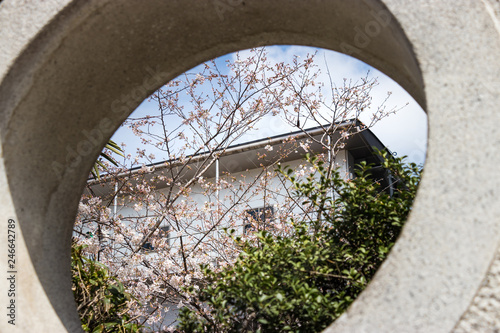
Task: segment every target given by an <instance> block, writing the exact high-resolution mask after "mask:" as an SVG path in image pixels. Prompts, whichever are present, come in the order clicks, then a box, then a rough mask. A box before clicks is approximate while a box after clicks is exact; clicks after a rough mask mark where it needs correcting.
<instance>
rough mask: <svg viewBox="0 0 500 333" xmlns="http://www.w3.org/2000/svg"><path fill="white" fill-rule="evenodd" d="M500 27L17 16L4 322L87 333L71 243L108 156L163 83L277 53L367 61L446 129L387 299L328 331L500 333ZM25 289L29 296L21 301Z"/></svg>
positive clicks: (12, 32) (1, 105)
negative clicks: (273, 48)
mask: <svg viewBox="0 0 500 333" xmlns="http://www.w3.org/2000/svg"><path fill="white" fill-rule="evenodd" d="M498 13H499V4H498V1H494V0H484V1H468V0H457V1H440V0H427V1H418V2H417V1H413V2H410V1H401V0H385V1H376V0H364V1H362V0H356V1H342V0H324V1H306V0H294V1H288V0H275V1H264V0H231V1H229V0H214V1H195V0H182V1H181V0H177V1H176V0H172V1H160V0H156V1H155V0H148V1H141V2H139V1H105V0H99V1H98V0H90V1H76V0H73V1H71V0H47V1H43V2H41V1H35V0H32V1H22V2H21V1H15V0H5V1H3V2H2V3H1V4H0V45H2V52H1V53H0V140H1V145H0V147H1V148H0V149H1V154H0V158H1V162H0V218H1V219H2V220H3V223H2V226H3V227H2V228H0V244H2V248H3V249H4V250H3V251H5V252H4V253H5V255H4V256H3V257H4V259H2V260H1V261H0V268H1V272H2V273H1V274H3V275H2V276H3V277H2V278H0V290H1V291H2V292H1V294H0V306H1V307H2V308H3V309H6V308H7V307H8V306H10V304H11V303H13V304H15V310H14V311H13V313H14V318H15V326H14V325H12V324H11V323H9V322H8V320H11V319H10V318H11V317H8V316H6V315H5V314H2V318H3V319H2V320H1V321H0V331H2V332H4V331H6V332H16V331H19V332H24V331H38V332H61V331H69V332H77V331H80V330H81V328H80V324H79V321H78V316H77V313H76V306H75V304H74V301H73V296H72V293H71V290H70V251H69V250H70V238H71V229H72V223H73V219H74V216H75V213H76V208H77V203H78V200H79V197H80V194H81V193H82V190H83V186H84V184H85V180H86V176H87V174H88V172H89V170H90V168H91V166H92V164H93V162H94V160H95V158H96V157H97V155H98V153H99V151H100V150H101V148H102V147H103V146H104V144H105V143H106V141H107V140H108V138H109V137H110V136H111V135H112V133H113V132H114V130H115V129H116V128H117V127H118V126H119V125H120V123H121V122H122V121H123V120H124V119H125V118H126V117H127V116H128V115H129V114H130V112H131V111H132V110H133V109H134V108H135V107H136V106H137V105H138V104H139V103H140V102H141V101H142V100H143V99H144V98H145V97H147V96H148V94H149V93H151V92H153V91H154V90H155V89H156V88H158V87H159V86H160V85H161V84H162V83H164V82H166V81H168V80H169V79H172V78H174V77H175V76H177V75H178V74H180V73H182V72H183V71H185V70H187V69H189V68H191V67H193V66H195V65H197V64H199V63H200V62H202V61H205V60H208V59H211V58H214V57H217V56H220V55H222V54H225V53H228V52H232V51H236V50H239V49H245V48H249V47H252V46H259V45H270V44H300V45H312V46H317V47H323V48H328V49H332V50H336V51H341V52H344V53H348V54H350V55H352V56H354V57H357V58H359V59H360V60H362V61H365V62H366V63H368V64H370V65H372V66H374V67H377V68H378V69H380V70H382V71H383V72H385V73H386V74H387V75H389V76H391V77H392V78H393V79H394V80H396V81H397V82H398V83H400V84H401V85H402V86H403V87H404V88H405V89H406V90H407V91H408V92H409V93H410V94H411V95H412V96H413V97H414V98H415V99H416V100H417V101H418V102H419V103H420V104H421V105H422V107H423V108H424V109H425V110H426V111H427V113H428V117H429V146H428V153H427V162H426V166H425V174H424V178H423V181H422V185H421V188H420V190H419V193H418V197H417V200H416V202H415V205H414V209H413V212H412V214H411V216H410V219H409V221H408V223H407V225H406V227H405V229H404V230H403V233H402V235H401V237H400V239H399V240H398V242H397V244H396V246H395V248H394V250H393V251H392V253H391V255H390V256H389V258H388V260H387V261H386V262H385V263H384V265H383V266H382V267H381V269H380V270H379V272H378V273H377V275H376V277H375V279H374V280H373V282H372V283H371V284H370V286H369V287H368V288H367V290H366V291H365V292H363V294H362V295H361V296H360V298H359V299H358V300H357V301H356V302H355V303H354V304H353V306H352V307H351V308H350V309H349V311H348V312H347V313H346V314H345V315H343V316H342V317H341V318H340V319H339V320H338V321H337V322H335V323H334V324H333V325H332V326H331V327H330V328H329V329H327V332H450V331H453V330H455V331H457V332H464V331H475V330H481V331H485V332H487V331H495V329H500V323H499V321H500V318H499V317H498V313H500V304H499V301H498V296H495V295H498V294H499V292H500V286H499V284H500V281H499V280H500V279H499V276H500V273H499V269H498V266H499V264H498V263H499V262H500V259H499V257H500V256H497V259H494V258H495V253H496V249H497V247H498V245H499V241H500V233H499V231H500V230H499V229H500V224H499V223H498V216H500V205H498V197H499V196H500V177H499V170H500V169H499V168H498V166H497V165H498V164H499V163H500V154H498V150H499V142H500V130H499V129H498V126H497V124H499V123H500V119H499V118H500V113H499V112H497V109H498V105H499V104H500V94H499V91H500V81H499V77H500V59H499V58H498V54H500V24H499V19H498ZM9 226H10V227H9ZM9 230H14V232H15V237H16V238H15V260H16V261H15V263H14V264H13V263H11V262H10V263H9V262H8V261H7V249H8V248H7V246H8V244H9V243H8V242H7V240H8V233H9ZM11 233H12V232H11ZM9 265H14V266H13V267H11V266H9ZM10 271H14V272H15V273H8V272H10ZM12 276H13V277H14V278H13V279H10V280H8V279H7V278H10V277H12ZM11 281H14V289H15V296H9V293H8V292H5V291H7V290H10V289H12V283H11ZM12 301H13V302H12ZM4 311H7V314H9V312H11V310H10V309H7V310H4ZM484 318H486V319H484ZM483 319H484V320H483Z"/></svg>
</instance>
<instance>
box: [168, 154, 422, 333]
mask: <svg viewBox="0 0 500 333" xmlns="http://www.w3.org/2000/svg"><path fill="white" fill-rule="evenodd" d="M380 155H381V156H382V157H383V163H382V167H383V168H384V169H386V171H387V172H390V174H391V177H392V179H394V180H395V181H394V183H393V184H392V188H393V191H392V192H391V193H392V195H390V193H389V191H387V189H384V188H382V185H381V184H380V183H379V182H378V181H377V180H376V179H374V178H373V176H372V175H371V172H370V171H371V169H372V166H371V165H367V164H366V163H362V164H360V165H359V167H358V169H357V177H356V178H354V179H352V180H347V181H346V180H344V179H342V177H341V176H340V175H339V173H338V172H336V171H334V172H328V170H327V168H326V167H325V166H324V164H323V163H322V162H321V161H319V160H318V159H316V158H308V161H309V162H310V163H311V164H312V165H314V167H315V168H316V170H317V172H318V175H317V176H316V177H314V176H310V177H308V178H307V179H306V180H297V179H296V178H295V177H294V174H293V171H292V170H290V169H287V168H285V169H283V170H281V169H280V170H278V171H279V172H280V173H281V174H282V175H284V176H285V177H286V178H288V179H289V180H290V181H291V182H292V183H293V185H294V187H295V190H296V195H297V196H298V197H300V198H302V200H303V201H304V203H305V204H306V205H311V206H312V210H313V211H315V212H316V214H315V216H316V219H315V220H310V221H300V222H295V221H290V223H292V224H293V226H294V233H293V234H292V235H291V236H289V237H279V236H273V235H271V234H269V233H267V232H265V231H263V232H260V233H259V235H258V240H259V242H258V245H255V244H250V243H248V242H246V243H244V244H243V251H242V252H241V254H240V256H239V258H238V259H237V261H236V263H235V264H234V266H232V267H228V268H226V269H223V270H222V271H220V272H214V271H212V270H211V269H210V268H209V267H207V266H205V267H204V274H205V277H206V278H207V281H208V283H207V284H206V285H204V286H202V287H201V288H199V289H195V288H190V289H189V290H188V291H189V292H191V293H192V294H193V296H194V299H196V298H197V299H199V301H200V302H201V303H202V304H203V306H201V307H200V306H198V307H197V308H198V309H196V308H191V307H184V308H183V309H182V311H181V314H180V317H179V325H178V329H179V330H180V331H183V332H320V331H322V330H323V329H325V328H326V327H327V326H328V325H330V324H331V322H332V321H334V320H335V319H336V318H338V317H339V316H340V315H341V314H342V313H343V312H344V311H345V310H346V309H347V307H348V306H349V305H350V304H351V303H352V302H353V300H354V299H355V298H356V297H357V296H358V295H359V294H360V293H361V291H362V290H363V289H364V288H365V287H366V286H367V284H368V283H369V281H370V279H371V278H372V277H373V275H374V274H375V272H376V270H377V269H378V267H379V266H380V264H381V263H382V261H383V260H384V259H385V258H386V257H387V255H388V253H389V251H390V249H391V247H392V246H393V244H394V242H395V241H396V238H397V236H398V235H399V232H400V230H401V228H402V226H403V223H404V221H405V220H406V217H407V215H408V213H409V212H410V210H411V205H412V202H413V199H414V197H415V194H416V190H417V186H418V183H419V180H420V175H421V168H420V167H417V166H416V165H415V164H404V163H403V160H402V159H401V158H392V156H388V154H387V153H380ZM318 176H319V177H318ZM333 191H334V192H333ZM331 193H335V197H334V198H332V195H331ZM236 240H237V241H238V240H239V239H238V238H236Z"/></svg>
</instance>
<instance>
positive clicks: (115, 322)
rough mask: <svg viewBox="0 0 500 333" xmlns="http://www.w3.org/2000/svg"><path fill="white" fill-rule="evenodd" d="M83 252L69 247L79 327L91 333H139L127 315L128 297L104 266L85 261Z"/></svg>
mask: <svg viewBox="0 0 500 333" xmlns="http://www.w3.org/2000/svg"><path fill="white" fill-rule="evenodd" d="M83 249H84V246H81V245H80V246H76V245H73V246H72V248H71V267H72V281H73V287H72V289H73V295H74V297H75V301H76V303H77V306H78V314H79V315H80V320H81V321H82V328H83V329H84V330H85V331H86V332H93V333H100V332H139V328H140V327H139V325H137V324H136V323H134V322H133V321H131V320H130V316H129V315H128V313H127V311H128V310H129V309H128V302H129V300H130V298H131V296H130V294H129V293H127V292H126V291H125V288H124V286H123V284H122V283H121V282H120V281H118V280H117V279H116V278H114V277H112V276H110V274H109V271H108V269H107V268H106V267H105V266H104V265H102V264H100V263H98V262H95V261H93V260H90V259H88V258H85V257H84V256H83V254H82V250H83Z"/></svg>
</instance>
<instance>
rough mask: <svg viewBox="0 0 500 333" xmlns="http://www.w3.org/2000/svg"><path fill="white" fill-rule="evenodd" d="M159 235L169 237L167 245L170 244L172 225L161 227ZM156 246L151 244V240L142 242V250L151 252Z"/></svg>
mask: <svg viewBox="0 0 500 333" xmlns="http://www.w3.org/2000/svg"><path fill="white" fill-rule="evenodd" d="M159 231H160V232H159V236H158V237H160V238H166V239H167V245H168V246H170V226H164V227H160V228H159ZM154 249H155V248H154V246H153V244H151V242H146V243H144V244H142V250H143V251H145V252H151V251H154Z"/></svg>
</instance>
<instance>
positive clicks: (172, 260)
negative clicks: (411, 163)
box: [74, 48, 397, 331]
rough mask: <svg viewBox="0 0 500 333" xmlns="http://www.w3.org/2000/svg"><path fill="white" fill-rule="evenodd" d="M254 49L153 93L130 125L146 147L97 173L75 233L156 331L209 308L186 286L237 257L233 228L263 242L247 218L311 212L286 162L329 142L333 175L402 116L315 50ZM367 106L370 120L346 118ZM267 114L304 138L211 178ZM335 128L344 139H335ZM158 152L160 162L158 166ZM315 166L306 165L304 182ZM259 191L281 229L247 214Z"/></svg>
mask: <svg viewBox="0 0 500 333" xmlns="http://www.w3.org/2000/svg"><path fill="white" fill-rule="evenodd" d="M247 53H248V54H249V55H248V56H242V55H241V54H238V53H236V54H235V55H234V57H233V60H231V61H227V62H226V63H225V64H221V63H220V62H218V61H216V60H213V61H210V62H207V63H205V64H204V65H203V66H201V67H198V68H200V70H199V71H197V72H195V73H191V72H187V73H185V74H183V75H181V76H180V77H178V78H177V79H175V80H173V81H171V82H169V83H167V84H166V85H164V86H163V87H161V88H160V89H158V90H157V91H156V92H155V93H154V94H153V95H151V97H150V98H149V99H150V102H153V103H155V104H156V105H157V113H155V114H150V115H147V116H144V117H135V118H134V117H130V118H129V119H127V120H126V121H125V123H124V124H123V126H128V127H129V128H130V129H131V130H132V131H133V132H134V134H136V135H137V136H138V137H139V138H141V140H142V143H143V145H144V148H143V149H139V150H138V151H137V152H136V154H134V156H132V154H128V155H127V156H125V157H124V159H123V160H122V161H120V164H119V165H118V166H115V165H111V164H108V165H107V174H105V175H101V177H100V179H99V180H98V179H91V180H89V183H88V186H87V189H86V191H85V193H84V195H83V196H82V200H81V202H80V207H79V211H78V215H77V219H76V222H75V227H74V237H75V240H76V241H77V243H78V244H81V245H83V244H85V245H87V247H86V248H85V249H86V251H87V254H88V255H89V256H91V257H92V258H94V259H96V260H98V261H100V262H101V263H103V264H104V265H106V266H107V267H109V269H110V271H111V272H112V273H113V274H114V275H115V276H116V277H117V278H118V279H119V280H120V281H122V282H123V284H124V285H125V286H126V288H127V291H128V292H129V293H131V294H132V295H133V298H132V299H133V300H134V301H133V304H130V308H131V309H132V310H131V311H132V312H131V316H132V317H133V318H135V320H137V321H138V322H139V323H140V324H145V325H146V326H148V327H150V328H151V329H152V330H156V331H159V330H162V329H163V330H166V329H167V326H168V325H170V324H171V322H165V320H164V318H165V314H166V313H168V311H170V310H172V309H176V308H179V307H181V306H182V305H184V304H189V305H190V306H191V307H192V308H197V309H199V310H202V308H203V304H201V303H200V302H199V301H198V300H197V299H193V298H192V295H193V294H192V293H186V292H184V291H183V287H187V286H194V287H195V288H197V286H198V285H200V284H201V283H202V282H203V281H202V278H203V274H202V273H201V270H200V264H209V265H211V266H212V267H213V269H214V270H217V269H218V268H223V267H226V266H228V265H232V263H233V262H234V261H235V260H236V258H237V256H238V254H239V253H240V251H241V247H240V246H241V245H240V243H238V242H236V241H235V240H234V237H233V236H232V235H231V233H230V232H228V230H236V232H237V233H239V234H240V235H241V237H244V238H245V239H248V240H250V241H252V240H253V241H255V242H258V237H256V236H255V234H256V233H253V232H243V231H244V225H253V226H252V230H261V229H265V228H267V230H268V231H269V232H271V233H275V234H279V235H282V236H285V235H286V234H287V233H288V232H289V231H290V225H289V221H290V218H291V217H293V216H296V215H297V216H298V215H300V216H301V217H304V216H307V215H308V214H312V213H313V212H311V211H308V207H307V206H303V205H301V204H300V203H299V202H297V201H296V200H295V199H294V197H293V196H292V195H291V191H292V187H291V183H290V182H289V181H288V180H287V179H286V177H282V176H280V175H279V174H277V173H276V172H275V169H276V167H277V166H278V165H279V163H280V162H281V161H283V160H285V159H286V158H287V156H289V155H290V154H291V153H293V152H295V151H296V150H301V151H303V152H304V153H305V152H308V151H309V147H310V145H312V144H319V145H321V146H322V147H323V148H324V154H323V155H321V156H319V158H320V159H322V160H323V161H325V162H328V163H327V165H328V168H327V170H328V173H331V172H332V170H333V169H334V167H335V166H334V163H333V161H334V159H333V158H331V157H332V156H335V154H337V152H338V151H339V150H341V149H342V148H343V147H344V144H345V142H346V140H348V139H349V137H350V136H351V135H353V134H355V133H357V132H360V131H363V130H366V129H367V128H370V127H372V126H373V125H374V124H375V123H376V122H377V121H379V120H380V119H382V118H384V117H386V116H388V115H389V114H391V113H393V112H396V111H397V110H396V109H395V108H387V107H386V105H385V102H384V103H382V104H381V105H379V106H377V107H374V106H373V105H372V103H371V102H372V97H371V92H372V89H373V88H374V87H375V86H376V85H377V81H376V79H373V78H370V76H369V75H368V74H367V76H366V77H363V78H360V79H358V80H356V81H352V80H347V79H344V80H343V82H342V84H341V85H340V86H337V85H336V84H335V83H334V80H333V79H332V75H331V74H330V69H329V68H328V66H326V68H327V69H326V73H325V72H324V71H323V72H322V71H321V70H320V67H319V66H318V65H317V64H316V63H315V57H314V55H309V56H307V57H306V58H305V59H300V58H299V57H294V59H293V61H291V62H289V63H285V62H279V63H273V62H271V61H270V60H268V55H267V52H266V49H265V48H259V49H252V50H250V51H249V52H247ZM324 77H326V78H327V80H323V78H324ZM325 81H326V82H325ZM368 111H370V112H372V118H371V121H370V122H368V123H366V124H361V123H359V122H356V121H351V122H349V120H352V119H357V118H359V116H360V115H361V114H362V113H366V112H368ZM270 117H280V118H281V120H282V121H283V122H284V123H285V124H287V125H288V127H289V128H290V129H295V130H296V131H301V133H302V138H304V137H305V138H306V139H302V140H296V139H295V138H293V137H289V138H287V139H286V142H284V144H283V145H279V146H276V145H274V146H273V145H266V146H265V147H264V151H265V153H261V155H259V156H258V160H259V161H261V163H260V165H258V166H257V168H256V169H254V170H252V172H251V173H250V174H249V175H242V174H241V173H240V174H232V173H230V172H225V173H223V174H222V175H221V176H220V177H211V176H207V174H210V172H209V171H210V170H212V169H213V168H214V167H216V164H217V161H218V159H219V158H221V156H224V155H225V154H226V153H227V152H228V151H229V150H230V149H231V147H232V146H233V145H234V144H236V143H240V142H241V141H242V140H245V138H246V136H247V135H248V133H251V131H252V130H255V129H256V128H257V127H258V126H259V124H261V123H262V122H263V121H264V122H265V121H266V120H268V119H270ZM314 126H315V127H318V128H320V129H321V131H322V133H323V134H322V135H320V136H317V135H316V136H313V135H310V134H309V133H310V132H308V131H307V129H308V128H310V127H314ZM332 133H340V135H337V136H336V137H335V139H332V138H333V136H332V135H331V134H332ZM124 150H125V151H126V148H125V147H124ZM156 156H158V158H159V159H161V161H162V162H160V163H155V161H156ZM103 163H106V162H105V161H103ZM314 172H315V169H314V168H312V167H311V166H310V165H308V164H307V163H302V164H300V165H298V166H297V168H296V170H295V177H297V178H300V177H307V176H308V175H309V174H311V173H314ZM276 180H277V181H278V184H279V186H280V190H276ZM273 184H274V185H273ZM256 197H258V198H260V200H263V201H264V202H268V203H271V204H272V203H274V204H275V205H276V203H279V209H276V210H275V211H274V212H273V213H274V214H273V217H272V218H273V223H272V228H271V227H270V223H269V221H267V220H266V219H268V218H267V217H266V216H265V215H266V214H265V212H264V213H262V214H261V215H260V217H256V216H253V217H252V216H249V214H248V208H249V206H248V204H247V203H248V202H249V201H251V200H252V198H256ZM200 198H203V200H202V201H200ZM271 204H269V205H267V204H266V205H264V206H269V207H270V206H271ZM262 216H264V218H262ZM252 218H253V219H252ZM244 221H246V222H244ZM249 221H250V222H249ZM200 312H201V313H203V311H200Z"/></svg>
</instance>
